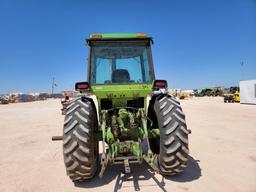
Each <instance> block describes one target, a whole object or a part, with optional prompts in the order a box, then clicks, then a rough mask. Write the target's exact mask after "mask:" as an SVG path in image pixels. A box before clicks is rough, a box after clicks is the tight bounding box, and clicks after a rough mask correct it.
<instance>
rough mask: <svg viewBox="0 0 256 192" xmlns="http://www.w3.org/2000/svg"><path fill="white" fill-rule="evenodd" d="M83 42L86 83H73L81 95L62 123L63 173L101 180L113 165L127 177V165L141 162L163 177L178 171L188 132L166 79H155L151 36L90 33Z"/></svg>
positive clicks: (182, 164) (184, 163) (183, 164)
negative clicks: (86, 69) (100, 146)
mask: <svg viewBox="0 0 256 192" xmlns="http://www.w3.org/2000/svg"><path fill="white" fill-rule="evenodd" d="M86 42H87V45H88V46H89V59H88V75H87V77H88V81H87V82H79V83H76V90H78V91H80V92H81V93H82V96H81V97H79V98H77V99H74V100H73V101H70V102H69V105H68V106H67V108H66V115H65V121H64V129H63V155H64V163H65V167H66V172H67V175H68V176H69V177H70V178H71V180H73V181H81V180H86V179H91V178H93V177H94V176H95V175H96V173H97V174H99V176H100V177H102V176H103V174H104V171H105V169H106V167H107V166H111V165H113V164H123V165H124V171H125V172H126V173H129V172H131V169H130V164H132V163H142V162H143V161H146V162H147V163H148V164H149V165H150V166H151V167H152V168H153V169H154V170H156V171H157V172H159V173H160V174H162V175H175V174H177V173H180V172H182V171H183V170H184V169H185V168H186V166H187V161H188V153H189V150H188V134H189V133H190V130H188V129H187V125H186V121H185V114H184V113H183V111H182V109H181V106H180V103H179V102H178V101H177V100H176V99H175V98H173V97H171V96H169V95H168V88H167V81H165V80H156V79H155V74H154V68H153V62H152V55H151V44H152V42H153V40H152V38H151V37H149V36H148V35H146V34H93V35H91V36H90V37H89V38H88V39H86ZM99 141H102V142H101V143H100V145H102V149H103V153H102V154H101V157H100V156H99ZM97 170H98V171H97Z"/></svg>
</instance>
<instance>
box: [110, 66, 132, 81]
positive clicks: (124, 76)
mask: <svg viewBox="0 0 256 192" xmlns="http://www.w3.org/2000/svg"><path fill="white" fill-rule="evenodd" d="M112 82H113V83H128V82H130V74H129V72H128V71H127V70H126V69H116V70H114V71H113V72H112Z"/></svg>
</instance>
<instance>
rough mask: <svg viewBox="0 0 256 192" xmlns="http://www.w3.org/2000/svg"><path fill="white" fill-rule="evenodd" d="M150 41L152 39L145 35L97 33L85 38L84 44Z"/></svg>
mask: <svg viewBox="0 0 256 192" xmlns="http://www.w3.org/2000/svg"><path fill="white" fill-rule="evenodd" d="M139 39H140V40H150V41H152V40H153V38H152V37H150V36H148V35H147V34H145V33H103V34H102V33H97V34H91V35H90V36H89V37H88V38H86V42H87V43H89V42H90V41H107V40H139Z"/></svg>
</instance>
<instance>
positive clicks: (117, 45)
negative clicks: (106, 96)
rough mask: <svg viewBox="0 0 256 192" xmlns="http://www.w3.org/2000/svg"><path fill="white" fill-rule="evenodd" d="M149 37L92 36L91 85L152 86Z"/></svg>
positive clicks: (152, 76) (137, 35)
mask: <svg viewBox="0 0 256 192" xmlns="http://www.w3.org/2000/svg"><path fill="white" fill-rule="evenodd" d="M151 42H152V38H151V37H148V36H147V35H146V34H126V35H122V36H118V35H117V34H113V35H111V34H108V35H106V34H105V35H104V34H102V35H99V34H97V35H91V36H90V38H88V39H87V43H88V45H89V46H90V49H89V51H90V55H89V57H90V58H89V65H88V66H89V70H88V72H89V73H88V82H89V83H90V84H91V85H102V84H103V85H105V84H135V83H150V84H151V83H152V81H153V80H154V78H155V76H154V70H153V67H152V66H153V65H152V56H151V49H150V44H151Z"/></svg>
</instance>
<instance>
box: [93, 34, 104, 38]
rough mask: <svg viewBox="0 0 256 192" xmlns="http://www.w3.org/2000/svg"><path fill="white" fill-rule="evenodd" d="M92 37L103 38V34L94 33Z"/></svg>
mask: <svg viewBox="0 0 256 192" xmlns="http://www.w3.org/2000/svg"><path fill="white" fill-rule="evenodd" d="M92 38H102V35H101V34H92Z"/></svg>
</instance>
